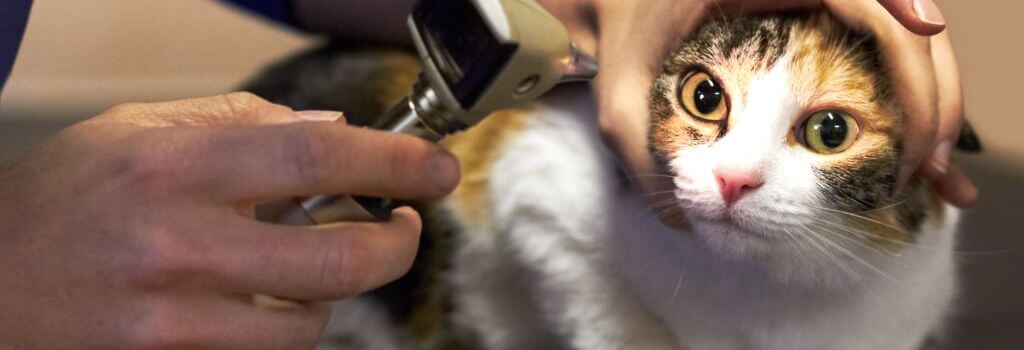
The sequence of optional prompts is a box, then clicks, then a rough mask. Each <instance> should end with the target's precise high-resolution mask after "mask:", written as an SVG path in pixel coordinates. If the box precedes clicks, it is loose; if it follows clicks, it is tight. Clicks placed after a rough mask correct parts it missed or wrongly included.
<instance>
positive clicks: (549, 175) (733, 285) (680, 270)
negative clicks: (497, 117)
mask: <svg viewBox="0 0 1024 350" xmlns="http://www.w3.org/2000/svg"><path fill="white" fill-rule="evenodd" d="M783 75H784V74H783ZM778 79H780V78H779V77H778V76H777V75H776V76H771V75H769V76H768V77H766V78H765V80H764V81H763V82H761V84H762V86H761V89H764V90H765V91H768V90H770V89H774V88H775V87H777V86H779V85H778V84H780V83H784V82H780V81H779V80H778ZM782 79H784V78H782ZM752 87H753V88H754V89H758V87H757V85H756V84H755V85H753V86H752ZM785 100H786V99H785V97H784V96H774V97H773V98H766V99H763V100H762V101H758V100H756V99H754V100H751V101H749V102H748V104H747V106H746V108H747V110H748V111H749V112H748V113H754V111H755V110H761V111H765V110H767V111H772V112H771V113H774V117H764V116H756V117H761V118H763V119H764V120H762V121H759V122H758V123H752V124H745V125H750V127H749V130H748V129H740V128H737V129H735V130H732V131H731V132H730V134H729V135H728V136H726V137H725V138H723V139H722V140H721V142H719V143H717V144H715V145H713V146H711V147H706V148H704V149H697V150H693V152H692V154H690V155H689V156H692V158H687V160H686V162H687V163H686V166H685V167H679V169H685V171H688V172H693V174H691V175H692V176H689V177H687V178H685V179H680V180H678V181H677V183H682V184H683V185H685V183H686V182H688V181H690V182H693V183H695V184H696V183H701V182H706V181H709V180H708V178H707V177H701V176H702V175H698V174H697V172H709V171H710V169H709V168H708V167H710V166H711V165H710V164H713V163H714V161H715V160H716V159H717V160H718V161H736V162H760V163H758V164H760V165H757V166H761V167H764V169H765V171H766V176H767V178H766V181H775V182H777V181H779V179H782V178H788V179H789V181H782V182H789V183H792V186H794V187H789V188H768V187H766V188H765V189H764V190H765V191H759V192H756V193H751V194H750V196H749V197H744V199H742V200H741V201H740V202H738V204H737V205H739V204H740V203H743V202H744V201H746V202H749V205H748V204H744V205H746V206H744V207H737V208H744V209H740V211H741V212H742V213H746V214H743V215H746V216H745V217H747V218H749V220H751V221H750V223H755V222H756V223H769V224H771V223H775V224H778V225H779V227H780V228H782V227H790V226H792V225H794V223H788V224H787V223H786V222H784V221H785V220H780V219H781V218H783V217H782V216H780V215H781V214H786V215H795V216H796V217H799V216H800V215H804V214H808V213H803V212H801V211H800V209H799V208H798V206H796V205H787V203H788V204H792V203H791V202H795V201H802V200H813V199H814V198H811V197H809V196H810V195H809V193H816V191H814V190H812V189H810V186H813V183H814V179H813V178H812V177H810V176H811V175H810V172H809V171H808V169H806V168H801V166H804V167H805V166H806V162H805V161H804V162H801V161H799V159H800V157H805V156H807V155H806V154H801V153H800V152H801V151H799V150H792V149H790V150H786V149H782V148H780V147H781V146H778V145H774V144H772V142H768V141H764V142H761V141H758V142H760V143H757V144H752V143H750V142H754V141H752V140H753V139H774V138H775V136H779V135H772V137H770V138H768V137H765V136H764V135H763V133H764V132H765V130H776V129H778V125H774V124H772V123H779V122H782V120H783V119H784V118H787V116H788V114H787V113H795V112H787V107H786V105H785ZM773 101H774V102H773ZM772 103H774V105H772ZM759 104H760V106H761V107H758V106H759ZM592 106H593V101H592V100H591V97H590V95H589V92H587V91H585V90H584V89H578V90H573V91H570V92H565V91H563V92H561V93H560V94H559V95H558V96H555V97H554V98H549V99H547V100H546V102H545V104H544V105H542V106H541V107H540V108H539V111H538V112H537V114H538V115H537V116H536V117H535V118H531V119H530V120H529V121H528V122H527V125H526V128H525V130H524V131H522V132H521V133H520V134H518V135H517V136H516V137H515V139H514V140H513V141H511V142H510V143H509V144H507V145H506V146H505V147H506V149H504V151H503V152H502V153H501V156H500V158H499V159H498V160H497V162H496V163H495V164H494V166H493V169H492V170H491V172H490V173H491V174H492V177H491V185H490V186H491V188H490V192H491V193H492V194H493V195H492V196H491V198H492V203H490V204H491V206H492V207H493V208H494V211H493V217H492V218H491V225H490V226H488V227H472V226H468V225H467V226H466V231H467V232H466V233H464V235H463V236H462V237H460V240H459V241H460V242H462V245H461V246H459V247H457V255H456V262H455V264H454V271H452V275H451V278H452V281H453V283H455V284H456V286H457V288H456V290H457V291H459V294H456V299H455V304H456V305H455V307H456V310H457V315H456V321H457V322H458V323H460V324H461V325H462V326H464V327H468V328H471V329H475V330H476V331H478V332H479V333H480V334H481V335H482V337H483V339H482V340H483V341H484V345H485V346H486V347H487V348H489V349H548V348H556V347H568V348H576V349H672V348H689V349H750V348H756V349H912V348H915V347H918V346H919V345H920V343H921V341H922V340H923V339H924V338H925V335H926V334H927V333H928V332H930V331H932V330H934V329H935V328H936V327H938V325H939V323H940V322H941V320H942V317H943V315H944V313H945V312H946V310H947V309H948V308H949V304H950V301H951V299H952V296H953V294H954V277H953V276H954V273H953V270H954V266H953V261H952V260H953V257H952V253H951V251H952V245H953V230H954V227H955V225H956V220H957V215H956V212H955V210H953V209H951V208H950V209H948V210H947V214H946V218H947V220H946V222H944V223H941V225H938V226H934V224H932V223H926V224H925V226H924V227H923V228H922V233H921V234H920V235H919V236H918V240H917V241H915V243H914V245H913V246H911V247H907V248H904V249H902V250H900V251H899V252H898V255H897V256H890V255H886V254H883V253H877V252H876V253H872V251H869V250H868V249H866V248H865V247H863V246H858V245H855V244H853V242H854V241H852V240H851V241H842V240H838V239H834V241H835V243H834V244H836V245H837V246H840V247H843V248H844V249H847V251H850V252H854V253H856V254H857V256H860V257H863V258H862V259H863V261H857V260H856V259H854V258H851V257H849V256H846V255H844V254H842V253H834V256H833V258H834V259H835V260H833V259H832V258H828V257H826V256H825V255H814V254H815V251H816V250H817V249H816V248H814V247H813V246H812V245H811V243H810V242H805V244H804V245H793V244H767V243H766V244H759V243H750V242H757V241H756V240H754V239H753V238H754V237H742V236H736V234H737V233H738V232H732V231H736V229H737V228H736V227H731V228H728V229H727V231H730V232H726V233H731V234H733V235H734V236H736V237H734V238H735V239H732V240H728V241H722V242H718V243H714V242H713V241H714V240H715V239H716V238H714V237H711V236H709V235H710V234H712V233H713V231H714V230H713V229H711V228H709V227H710V226H708V225H704V226H703V228H706V229H708V232H703V231H701V229H702V226H701V225H696V227H697V230H698V231H701V232H680V231H677V230H673V229H670V228H667V227H665V226H663V225H662V223H661V222H660V221H659V220H658V219H657V218H656V216H655V215H654V213H652V211H651V209H650V208H649V206H648V205H647V204H646V202H645V201H643V200H641V195H640V194H639V193H636V192H635V190H633V189H631V188H630V187H628V186H625V185H624V183H625V179H622V178H621V177H622V176H621V175H618V173H617V172H616V171H615V163H614V161H613V160H612V157H611V156H610V153H609V152H608V151H607V150H606V149H605V148H604V146H603V145H602V143H601V142H600V139H599V137H598V132H597V127H596V124H597V123H596V120H595V113H594V110H593V107H592ZM748 117H751V118H754V117H755V116H753V115H748ZM759 123H764V124H763V125H755V124H759ZM783 129H785V128H783ZM759 132H760V133H761V134H758V133H759ZM741 135H748V136H749V137H748V138H747V139H748V141H746V142H747V143H744V141H742V139H743V138H742V137H741ZM754 135H760V136H758V137H753V136H754ZM779 137H781V136H779ZM751 148H754V149H756V151H755V150H752V149H751ZM716 149H717V150H716ZM717 151H720V152H718V153H715V152H717ZM716 156H721V157H719V158H715V157H716ZM801 163H803V165H801ZM702 164H703V165H702ZM684 175H685V174H680V176H681V177H683V176H684ZM687 176H688V175H687ZM711 181H713V180H711ZM766 183H767V182H766ZM703 186H705V187H706V188H714V187H713V186H712V187H707V186H710V185H709V184H707V183H705V184H704V185H703ZM766 186H767V185H766ZM799 186H808V187H806V188H800V187H799ZM680 187H681V188H683V187H685V186H680ZM694 191H696V189H694ZM757 196H763V198H760V199H758V197H757ZM780 196H788V197H789V198H792V197H794V196H808V197H807V198H801V199H795V200H791V201H788V202H787V201H778V200H777V199H778V197H780ZM683 197H685V198H705V199H704V200H705V201H714V200H716V199H715V197H714V196H713V195H711V194H708V195H705V196H704V197H701V196H696V197H693V196H683ZM773 201H774V202H773ZM771 203H774V204H771ZM772 210H774V212H773V211H772ZM718 211H719V212H720V211H721V209H719V210H718ZM766 213H774V214H772V215H774V217H772V216H767V214H766ZM713 215H716V213H715V210H709V211H708V212H706V213H696V214H693V215H691V219H693V220H695V221H696V222H700V221H701V217H703V216H713ZM759 215H760V216H759ZM786 217H788V216H786ZM772 220H775V221H772ZM776 221H777V222H776ZM785 225H790V226H785ZM719 231H721V230H719ZM779 232H780V234H782V232H785V231H784V230H780V231H779ZM720 233H721V232H720ZM739 234H743V233H742V232H739ZM786 239H787V238H785V236H778V237H768V238H766V239H765V241H779V242H788V241H786ZM715 244H718V246H717V247H716V246H715ZM817 244H820V245H826V243H823V242H818V243H817ZM744 245H745V246H744ZM737 247H740V248H737ZM827 248H832V249H831V251H833V252H836V251H837V249H835V248H834V247H827ZM782 253H785V254H782ZM819 254H820V253H819ZM837 262H838V263H837ZM840 263H841V264H840ZM840 265H842V266H845V267H840ZM869 265H870V266H869Z"/></svg>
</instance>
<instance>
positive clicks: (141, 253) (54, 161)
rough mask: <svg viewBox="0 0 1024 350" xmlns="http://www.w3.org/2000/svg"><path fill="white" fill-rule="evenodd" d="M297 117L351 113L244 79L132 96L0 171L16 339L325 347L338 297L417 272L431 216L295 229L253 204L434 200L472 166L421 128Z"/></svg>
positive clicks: (3, 259)
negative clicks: (207, 91)
mask: <svg viewBox="0 0 1024 350" xmlns="http://www.w3.org/2000/svg"><path fill="white" fill-rule="evenodd" d="M300 116H305V117H306V118H307V119H335V118H337V117H339V116H340V113H337V112H320V113H309V112H304V113H301V114H298V113H295V112H293V111H292V110H291V109H289V108H287V107H284V106H280V105H275V104H271V103H268V102H266V101H264V100H262V99H260V98H258V97H256V96H255V95H252V94H247V93H234V94H228V95H223V96H214V97H207V98H198V99H191V100H182V101H173V102H165V103H152V104H126V105H121V106H117V107H114V108H112V109H110V110H108V111H106V112H105V113H103V114H101V115H99V116H96V117H95V118H92V119H90V120H87V121H85V122H83V123H80V124H77V125H74V126H72V127H70V128H68V129H67V130H64V131H63V132H61V133H60V134H59V135H57V136H56V137H54V138H53V139H51V140H49V141H48V142H47V143H46V144H45V145H43V146H42V147H40V148H38V149H36V150H35V151H34V152H32V153H31V154H28V155H26V156H25V157H23V158H22V159H20V160H18V161H16V162H14V163H11V164H9V165H7V166H5V167H4V168H2V170H0V198H3V199H4V200H3V201H2V202H0V232H2V233H3V234H0V266H4V268H3V269H2V270H0V286H3V287H2V288H0V310H4V311H3V312H2V313H0V339H2V344H3V347H8V346H10V347H13V348H25V349H59V348H75V349H83V348H106V349H109V348H196V349H202V348H218V349H234V348H239V349H254V348H260V349H264V348H272V349H296V348H312V347H313V345H314V344H315V343H316V341H317V338H318V337H319V335H320V332H321V330H322V329H323V327H324V325H325V323H326V321H327V318H328V312H329V309H328V306H327V304H326V302H327V301H330V300H336V299H341V298H346V297H350V296H353V295H356V294H358V293H361V292H363V291H366V290H369V289H371V288H374V287H377V286H379V285H381V284H383V283H386V282H388V281H391V280H393V279H395V278H397V277H399V276H401V275H402V274H404V273H405V272H406V271H407V270H408V269H409V267H410V265H411V263H412V260H413V257H414V255H415V252H416V249H417V244H418V235H419V231H420V219H419V216H418V215H417V213H416V212H415V211H413V210H411V209H409V208H400V209H398V210H396V212H395V215H394V217H393V219H392V220H391V221H388V222H380V223H377V222H374V223H339V224H333V225H325V226H317V227H291V226H282V225H274V224H268V223H262V222H258V221H256V220H254V219H253V218H252V213H253V205H254V204H255V203H260V202H266V201H269V200H275V199H282V198H289V197H291V196H306V195H313V194H320V193H351V194H361V195H374V196H387V197H394V198H410V199H413V198H420V199H425V198H437V197H440V196H443V195H445V194H446V193H448V192H449V191H451V190H452V189H453V188H454V187H455V185H456V183H457V182H458V177H459V170H458V163H457V162H456V160H455V158H454V157H453V156H451V155H450V154H449V153H447V152H446V151H444V150H442V149H441V148H439V147H438V146H436V145H434V144H431V143H428V142H426V141H422V140H419V139H416V138H412V137H404V136H397V135H391V134H385V133H381V132H376V131H370V130H366V129H362V128H355V127H349V126H346V125H344V123H343V122H342V123H332V122H309V121H303V119H302V118H301V117H300ZM255 295H264V296H255ZM265 295H273V296H277V297H278V299H273V298H270V297H266V296H265Z"/></svg>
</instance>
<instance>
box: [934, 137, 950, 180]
mask: <svg viewBox="0 0 1024 350" xmlns="http://www.w3.org/2000/svg"><path fill="white" fill-rule="evenodd" d="M952 150H953V143H952V142H950V141H948V140H947V141H942V143H940V144H939V145H938V146H936V147H935V151H934V152H932V159H931V160H930V162H931V164H932V167H934V168H935V170H938V171H939V173H941V174H945V173H946V171H947V170H948V169H949V153H950V152H951V151H952Z"/></svg>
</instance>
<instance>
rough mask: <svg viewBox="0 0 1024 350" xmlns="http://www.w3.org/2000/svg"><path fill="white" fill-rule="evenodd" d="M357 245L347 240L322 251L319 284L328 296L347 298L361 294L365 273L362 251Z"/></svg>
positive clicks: (328, 246)
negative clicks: (327, 292) (326, 291)
mask: <svg viewBox="0 0 1024 350" xmlns="http://www.w3.org/2000/svg"><path fill="white" fill-rule="evenodd" d="M357 245H358V244H356V243H355V242H353V241H352V240H349V241H344V242H336V243H335V244H330V245H327V246H326V248H324V249H322V258H321V260H320V261H321V266H320V277H319V278H320V281H319V283H320V285H321V286H322V287H323V288H324V289H325V290H328V291H330V293H329V294H331V295H334V296H337V297H341V298H347V297H351V296H354V295H356V294H359V293H360V292H362V289H361V285H362V280H363V279H364V278H365V276H366V273H367V271H366V267H365V264H364V263H363V260H364V259H363V258H362V257H361V256H362V255H363V253H362V252H363V249H361V248H360V247H357Z"/></svg>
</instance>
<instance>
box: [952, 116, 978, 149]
mask: <svg viewBox="0 0 1024 350" xmlns="http://www.w3.org/2000/svg"><path fill="white" fill-rule="evenodd" d="M956 148H957V149H958V150H961V151H964V152H968V153H981V151H983V150H984V149H983V148H982V147H981V140H980V139H979V138H978V134H976V133H975V132H974V127H972V126H971V123H970V122H968V121H967V120H964V125H963V126H962V127H961V128H960V136H959V137H958V138H957V140H956Z"/></svg>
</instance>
